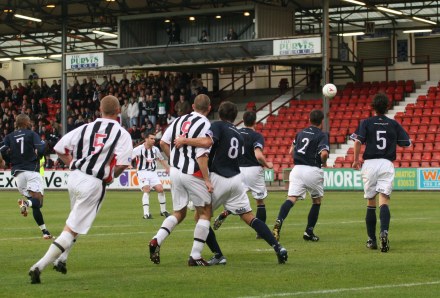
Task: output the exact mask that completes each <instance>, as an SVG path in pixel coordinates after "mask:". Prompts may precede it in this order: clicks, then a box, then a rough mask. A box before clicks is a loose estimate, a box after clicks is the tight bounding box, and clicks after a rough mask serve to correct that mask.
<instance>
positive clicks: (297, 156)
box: [293, 125, 330, 168]
mask: <svg viewBox="0 0 440 298" xmlns="http://www.w3.org/2000/svg"><path fill="white" fill-rule="evenodd" d="M293 146H294V150H293V160H294V161H295V165H306V166H311V167H318V168H321V164H322V161H321V152H322V151H323V150H326V151H328V152H330V146H329V143H328V136H327V134H326V133H324V132H323V131H322V130H321V129H319V128H318V127H316V126H313V125H312V126H309V127H307V128H305V129H303V130H302V131H300V132H299V133H298V134H297V135H296V137H295V140H294V143H293Z"/></svg>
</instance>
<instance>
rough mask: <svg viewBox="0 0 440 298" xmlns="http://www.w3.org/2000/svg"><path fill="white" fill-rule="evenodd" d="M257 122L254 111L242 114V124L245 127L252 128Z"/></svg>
mask: <svg viewBox="0 0 440 298" xmlns="http://www.w3.org/2000/svg"><path fill="white" fill-rule="evenodd" d="M256 120H257V113H255V112H254V111H246V112H244V114H243V122H244V125H245V126H248V127H250V126H253V125H254V124H255V121H256Z"/></svg>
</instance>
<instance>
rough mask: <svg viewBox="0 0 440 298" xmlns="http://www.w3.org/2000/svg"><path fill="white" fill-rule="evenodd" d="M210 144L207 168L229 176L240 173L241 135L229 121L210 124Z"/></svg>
mask: <svg viewBox="0 0 440 298" xmlns="http://www.w3.org/2000/svg"><path fill="white" fill-rule="evenodd" d="M211 131H212V134H213V136H212V138H213V140H214V144H213V145H212V148H211V152H210V154H209V170H210V171H211V172H214V173H217V174H219V175H220V176H223V177H226V178H229V177H233V176H236V175H238V174H240V165H239V158H240V156H242V154H243V137H242V136H241V134H240V132H239V131H238V130H237V128H236V127H235V126H234V125H233V124H232V123H230V122H226V121H216V122H214V123H212V124H211Z"/></svg>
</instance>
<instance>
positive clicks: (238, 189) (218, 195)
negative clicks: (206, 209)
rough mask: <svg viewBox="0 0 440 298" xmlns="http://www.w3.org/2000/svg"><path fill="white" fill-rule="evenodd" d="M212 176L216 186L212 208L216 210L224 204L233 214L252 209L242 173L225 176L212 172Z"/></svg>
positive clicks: (213, 183)
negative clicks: (242, 179)
mask: <svg viewBox="0 0 440 298" xmlns="http://www.w3.org/2000/svg"><path fill="white" fill-rule="evenodd" d="M210 177H211V182H212V185H213V187H214V192H213V194H212V210H216V209H217V208H218V207H220V206H221V205H223V206H224V208H225V209H226V210H229V211H231V212H232V214H244V213H247V212H251V211H252V208H251V205H250V203H249V198H248V196H247V194H246V192H245V190H244V188H243V184H242V181H241V177H240V175H236V176H234V177H230V178H225V177H223V176H220V175H218V174H216V173H211V176H210Z"/></svg>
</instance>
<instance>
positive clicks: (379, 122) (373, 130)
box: [350, 116, 411, 161]
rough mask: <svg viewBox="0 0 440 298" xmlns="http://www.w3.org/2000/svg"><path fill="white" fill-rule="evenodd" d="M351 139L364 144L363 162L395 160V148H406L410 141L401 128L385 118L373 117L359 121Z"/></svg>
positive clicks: (396, 123)
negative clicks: (379, 159) (382, 159)
mask: <svg viewBox="0 0 440 298" xmlns="http://www.w3.org/2000/svg"><path fill="white" fill-rule="evenodd" d="M350 138H351V139H353V140H355V141H359V142H361V144H366V147H365V152H364V155H363V158H364V160H366V159H375V158H384V159H388V160H390V161H393V160H395V159H396V146H397V145H399V146H401V147H408V146H410V145H411V140H410V139H409V136H408V134H407V133H406V131H405V130H404V129H403V127H402V126H401V125H400V124H399V123H398V122H397V121H395V120H393V119H390V118H388V117H386V116H374V117H370V118H368V119H365V120H363V121H361V123H360V124H359V127H358V128H357V130H356V132H355V133H354V134H352V135H351V136H350Z"/></svg>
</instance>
